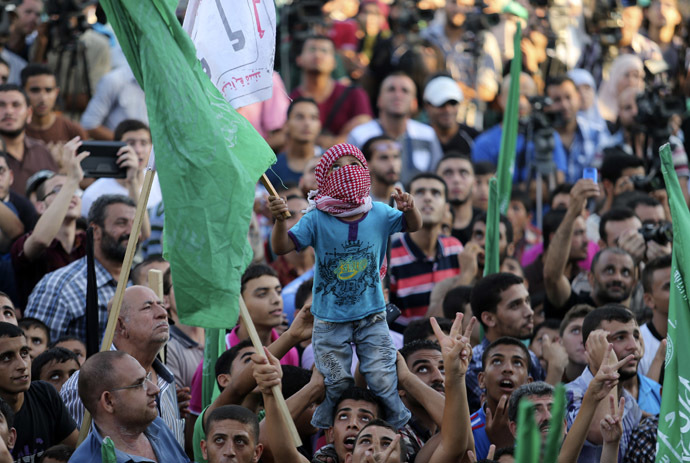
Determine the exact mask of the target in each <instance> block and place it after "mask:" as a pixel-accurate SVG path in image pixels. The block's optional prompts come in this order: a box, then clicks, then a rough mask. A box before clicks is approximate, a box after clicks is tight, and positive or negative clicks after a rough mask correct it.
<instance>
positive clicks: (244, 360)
mask: <svg viewBox="0 0 690 463" xmlns="http://www.w3.org/2000/svg"><path fill="white" fill-rule="evenodd" d="M255 353H256V349H254V346H247V347H244V348H242V349H240V351H239V352H238V353H237V355H236V356H235V358H234V359H233V361H232V363H231V364H230V371H228V372H223V373H221V374H219V375H218V377H217V378H216V379H217V381H218V384H219V385H220V387H222V388H223V389H225V388H226V387H228V385H230V383H231V380H232V378H233V377H234V378H236V377H237V375H239V374H240V372H241V371H242V370H244V368H245V367H246V366H247V365H249V364H251V362H252V355H254V354H255Z"/></svg>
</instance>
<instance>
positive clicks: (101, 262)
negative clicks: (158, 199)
mask: <svg viewBox="0 0 690 463" xmlns="http://www.w3.org/2000/svg"><path fill="white" fill-rule="evenodd" d="M135 210H136V206H135V204H134V201H132V199H130V198H128V197H126V196H120V195H104V196H101V197H100V198H98V199H97V200H96V201H95V202H94V203H93V205H92V206H91V209H90V211H89V217H88V222H89V225H90V226H92V227H93V238H94V261H95V267H96V285H97V287H98V321H99V332H98V335H99V339H100V337H101V336H102V335H103V333H104V332H105V326H106V323H107V321H108V309H107V303H108V301H109V300H110V299H112V297H113V296H114V295H115V289H116V288H117V281H118V279H119V278H120V271H121V270H122V260H123V259H124V256H125V251H126V250H127V242H128V240H129V234H130V233H131V232H132V224H133V223H134V213H135ZM85 300H86V257H82V258H80V259H78V260H76V261H74V262H72V263H71V264H69V265H67V266H65V267H62V268H60V269H58V270H56V271H54V272H52V273H49V274H47V275H46V276H44V277H43V278H42V279H41V280H40V281H39V282H38V284H37V285H36V287H35V288H34V290H33V292H32V293H31V295H30V296H29V302H28V304H27V306H26V312H25V315H26V316H28V317H34V318H38V319H39V320H41V321H42V322H43V323H45V324H46V325H47V326H48V327H49V328H50V337H51V338H52V339H59V338H60V337H62V336H65V335H71V336H76V337H78V338H79V339H80V340H81V341H82V342H86V310H85V307H84V301H85Z"/></svg>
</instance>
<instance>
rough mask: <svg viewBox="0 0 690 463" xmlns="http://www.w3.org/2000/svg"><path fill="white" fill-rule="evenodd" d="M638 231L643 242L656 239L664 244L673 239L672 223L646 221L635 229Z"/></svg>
mask: <svg viewBox="0 0 690 463" xmlns="http://www.w3.org/2000/svg"><path fill="white" fill-rule="evenodd" d="M637 231H639V232H640V234H641V235H642V237H643V238H644V240H645V242H647V241H656V242H657V243H659V244H660V245H662V246H664V245H666V244H668V243H670V242H672V241H673V224H672V223H671V222H666V223H663V224H658V225H657V224H653V223H648V224H645V225H642V228H640V229H639V230H637Z"/></svg>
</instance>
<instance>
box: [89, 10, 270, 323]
mask: <svg viewBox="0 0 690 463" xmlns="http://www.w3.org/2000/svg"><path fill="white" fill-rule="evenodd" d="M101 5H102V6H103V9H104V10H105V12H106V15H107V17H108V21H109V22H110V24H111V25H112V26H113V29H114V30H115V34H116V35H117V38H118V41H119V43H120V45H121V46H122V50H123V51H124V54H125V56H126V57H127V61H128V62H129V65H130V66H131V68H132V71H133V72H134V76H135V77H136V79H137V81H138V82H139V84H140V85H141V87H142V89H144V92H145V93H146V107H147V110H148V115H149V123H150V125H151V135H152V138H153V144H154V147H155V154H156V167H157V170H158V173H159V178H160V185H161V191H162V193H163V200H164V202H165V226H164V238H163V246H164V255H165V256H166V258H167V259H168V260H169V261H170V264H171V269H172V275H173V280H174V282H175V296H176V299H177V306H178V308H179V316H180V320H181V321H182V323H185V324H188V325H197V326H203V327H207V328H227V327H231V326H233V325H234V324H235V322H236V320H237V316H238V314H239V304H238V300H239V294H240V291H239V288H240V278H241V276H242V273H243V272H244V270H245V268H246V267H247V265H248V264H249V262H250V261H251V257H252V251H251V248H250V246H249V243H248V240H247V232H248V230H249V221H250V219H251V213H252V207H253V200H254V186H255V184H256V182H257V181H258V180H259V177H260V176H261V174H262V173H263V172H265V171H266V169H267V168H268V167H269V166H270V165H271V164H272V163H273V162H275V155H274V154H273V152H272V150H271V149H270V147H269V146H268V144H267V143H266V142H265V141H264V139H263V138H261V136H260V135H259V134H258V133H257V132H256V131H255V130H254V129H253V127H252V126H251V125H250V124H249V122H248V121H247V120H246V119H245V118H244V117H242V116H241V115H239V114H238V113H237V112H236V111H235V110H234V109H233V108H232V107H231V106H230V104H229V103H228V102H227V101H225V98H223V96H222V95H221V94H220V92H219V91H218V90H217V89H216V88H215V87H214V86H213V84H212V83H211V81H210V80H209V78H208V76H207V75H206V74H205V73H204V71H203V70H202V67H201V64H200V63H199V62H198V60H197V58H196V52H195V49H194V45H193V44H192V42H191V40H190V38H189V36H188V35H187V34H186V33H185V32H184V31H183V30H182V27H181V26H180V23H179V22H178V20H177V18H176V17H175V7H176V6H177V0H102V1H101Z"/></svg>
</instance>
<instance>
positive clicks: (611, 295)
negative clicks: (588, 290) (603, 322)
mask: <svg viewBox="0 0 690 463" xmlns="http://www.w3.org/2000/svg"><path fill="white" fill-rule="evenodd" d="M588 277H589V284H590V285H591V286H592V296H593V298H594V299H595V300H596V301H597V303H599V304H606V303H609V302H616V303H620V302H623V301H625V300H626V299H628V297H630V293H631V292H632V290H633V287H634V285H635V264H634V263H633V260H632V257H630V255H628V254H618V253H613V252H605V253H603V254H601V256H600V257H599V260H598V261H597V262H596V265H595V266H593V267H592V271H591V272H589V275H588Z"/></svg>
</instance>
